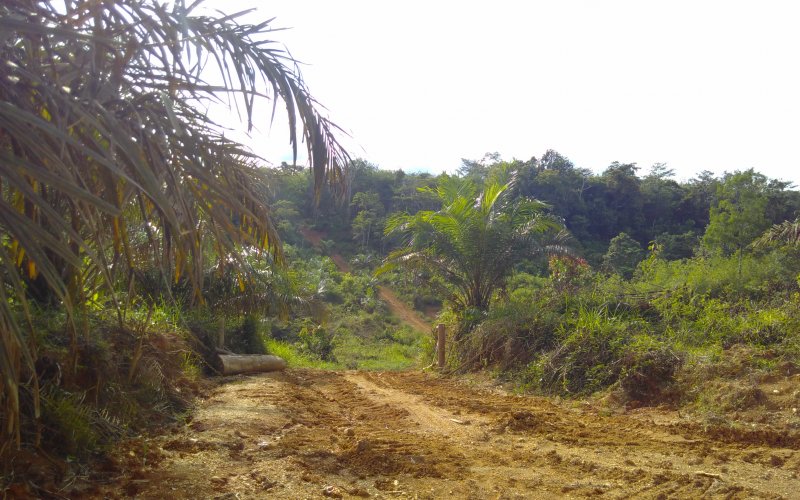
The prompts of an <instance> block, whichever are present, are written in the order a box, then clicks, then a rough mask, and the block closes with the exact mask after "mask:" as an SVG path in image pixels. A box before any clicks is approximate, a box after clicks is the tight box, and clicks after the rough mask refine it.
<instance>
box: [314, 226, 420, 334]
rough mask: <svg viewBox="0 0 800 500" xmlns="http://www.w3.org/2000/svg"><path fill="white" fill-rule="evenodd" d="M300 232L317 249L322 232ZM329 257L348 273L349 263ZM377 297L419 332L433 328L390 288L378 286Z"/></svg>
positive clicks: (338, 256)
mask: <svg viewBox="0 0 800 500" xmlns="http://www.w3.org/2000/svg"><path fill="white" fill-rule="evenodd" d="M300 234H301V235H303V238H305V240H306V241H308V242H309V243H311V245H312V246H313V247H314V248H316V249H319V248H320V247H321V242H322V239H323V238H324V234H322V233H320V232H318V231H314V230H313V229H310V228H307V227H301V228H300ZM330 258H331V260H332V261H333V263H334V264H336V267H337V268H338V269H339V270H340V271H342V272H344V273H349V272H350V271H351V268H350V263H348V262H347V260H346V259H345V258H344V257H342V256H341V255H340V254H338V253H333V254H331V255H330ZM378 297H380V299H381V300H382V301H384V302H385V303H386V305H387V307H388V308H389V311H390V312H391V313H392V314H393V315H394V316H396V317H397V318H398V319H399V320H400V321H401V322H403V323H405V324H406V325H408V326H410V327H411V328H413V329H415V330H419V331H421V332H429V331H431V329H432V328H433V327H432V325H431V324H430V323H428V322H427V321H425V320H424V319H422V318H421V317H420V316H419V314H417V312H416V311H414V310H413V309H412V308H410V307H408V305H407V304H406V303H405V302H403V301H402V300H400V297H398V296H397V294H396V293H394V290H392V289H391V288H389V287H387V286H383V285H381V286H378Z"/></svg>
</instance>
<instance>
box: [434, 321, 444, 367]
mask: <svg viewBox="0 0 800 500" xmlns="http://www.w3.org/2000/svg"><path fill="white" fill-rule="evenodd" d="M436 333H437V337H436V355H437V356H438V360H439V369H440V370H443V369H444V353H445V351H444V345H445V331H444V325H443V324H441V323H439V325H438V326H437V327H436Z"/></svg>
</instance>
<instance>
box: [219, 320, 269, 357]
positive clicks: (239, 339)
mask: <svg viewBox="0 0 800 500" xmlns="http://www.w3.org/2000/svg"><path fill="white" fill-rule="evenodd" d="M261 330H262V328H261V322H260V321H259V320H258V319H257V318H256V317H255V316H254V315H250V314H248V315H247V316H245V317H244V319H242V323H241V324H240V325H239V326H237V327H236V328H235V329H233V330H232V331H231V332H230V333H229V334H226V335H225V337H226V338H225V343H226V345H227V346H228V347H229V348H230V349H231V350H232V351H233V352H236V353H240V354H266V352H267V351H266V348H265V346H264V338H263V337H262V333H261Z"/></svg>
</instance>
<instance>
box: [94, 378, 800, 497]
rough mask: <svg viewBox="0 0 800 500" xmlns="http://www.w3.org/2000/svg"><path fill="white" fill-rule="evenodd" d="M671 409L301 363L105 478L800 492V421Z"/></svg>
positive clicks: (236, 389)
mask: <svg viewBox="0 0 800 500" xmlns="http://www.w3.org/2000/svg"><path fill="white" fill-rule="evenodd" d="M667 417H668V415H667V414H665V413H663V412H661V413H659V412H658V411H656V410H647V411H644V412H641V413H637V414H632V415H626V416H600V415H598V414H597V413H596V412H593V411H590V410H588V409H585V410H580V409H572V408H565V407H564V406H557V405H554V404H552V403H551V402H549V401H548V400H546V399H542V398H534V397H519V396H513V395H505V394H500V393H497V392H489V391H486V390H479V389H474V388H470V387H468V386H466V385H464V384H460V383H457V382H454V381H452V380H447V379H441V378H437V377H435V376H430V375H425V374H421V373H417V372H407V373H377V372H372V373H365V372H324V371H313V370H289V371H287V372H284V373H274V374H265V375H258V376H251V377H242V378H238V379H232V380H231V381H230V382H228V383H226V384H224V385H221V386H220V387H218V388H217V389H215V390H214V392H213V393H212V394H211V396H210V397H209V398H208V399H207V400H205V401H203V402H202V403H201V404H200V405H199V407H198V409H197V411H196V413H195V415H194V419H193V420H192V421H191V422H190V423H189V424H188V425H186V426H184V427H182V428H180V429H176V430H175V432H174V433H173V434H169V435H165V436H163V437H159V438H154V439H151V440H150V441H148V442H146V443H142V442H138V443H137V442H133V443H131V444H130V448H129V449H126V450H124V452H123V453H121V454H120V455H119V457H120V458H119V461H118V462H117V463H115V464H113V467H112V468H113V469H114V470H115V471H116V472H114V473H113V474H112V475H113V476H115V477H116V479H115V481H116V482H115V483H113V484H110V485H107V486H104V487H102V489H100V490H95V491H94V494H96V495H97V496H98V497H100V496H104V495H105V496H110V497H123V496H129V495H138V496H139V497H141V498H264V497H274V498H324V497H332V498H338V497H344V498H352V497H371V498H437V499H438V498H563V497H568V498H569V497H586V496H603V497H604V498H630V497H636V498H701V497H702V498H781V497H784V498H797V495H798V490H799V489H800V479H798V473H799V472H800V454H798V451H797V450H798V448H800V442H798V440H797V439H796V437H790V436H788V435H786V436H783V437H781V436H779V435H769V434H766V433H761V434H759V433H755V432H754V433H752V434H751V433H745V434H736V433H727V434H724V433H723V434H720V435H719V436H717V437H713V436H710V435H709V434H707V433H705V432H703V431H702V429H698V428H696V427H694V426H692V425H690V424H682V423H681V421H680V419H677V418H672V417H671V418H667ZM659 422H666V423H659ZM770 443H778V444H770Z"/></svg>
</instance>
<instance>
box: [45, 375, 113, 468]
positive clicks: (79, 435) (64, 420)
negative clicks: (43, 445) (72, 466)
mask: <svg viewBox="0 0 800 500" xmlns="http://www.w3.org/2000/svg"><path fill="white" fill-rule="evenodd" d="M83 399H84V396H83V395H80V394H71V393H68V392H66V391H62V390H60V389H53V390H51V391H49V392H47V393H42V394H41V409H42V416H41V425H42V428H43V430H44V432H43V435H44V436H46V438H47V440H48V441H49V446H50V447H52V449H55V450H58V451H59V452H60V453H63V454H65V455H70V456H74V457H80V458H86V457H88V456H89V455H90V454H92V453H93V452H95V451H97V450H98V447H99V445H100V436H99V435H98V433H97V431H96V422H95V421H94V419H93V418H92V413H93V410H92V408H91V407H90V406H89V405H87V404H84V401H83Z"/></svg>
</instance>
